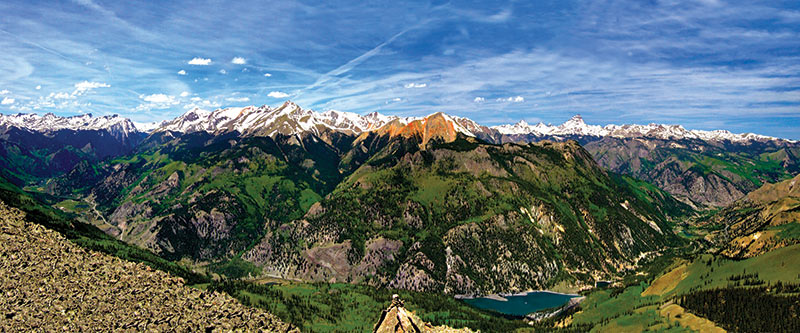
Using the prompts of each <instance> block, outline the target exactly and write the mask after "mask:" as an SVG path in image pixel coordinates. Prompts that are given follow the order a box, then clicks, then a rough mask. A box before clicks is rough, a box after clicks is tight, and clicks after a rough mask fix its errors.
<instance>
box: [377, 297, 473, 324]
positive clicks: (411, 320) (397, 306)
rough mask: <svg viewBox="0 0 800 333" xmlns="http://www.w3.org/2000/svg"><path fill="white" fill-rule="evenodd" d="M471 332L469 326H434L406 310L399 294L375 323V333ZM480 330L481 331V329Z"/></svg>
mask: <svg viewBox="0 0 800 333" xmlns="http://www.w3.org/2000/svg"><path fill="white" fill-rule="evenodd" d="M401 332H402V333H406V332H410V333H470V332H472V331H471V330H470V329H468V328H462V329H455V328H451V327H447V326H433V325H431V324H429V323H426V322H424V321H422V319H419V317H417V316H416V315H415V314H414V313H413V312H411V311H409V310H406V308H405V306H404V304H403V301H402V300H401V299H400V297H399V296H397V295H393V296H392V303H391V304H390V305H389V308H388V309H386V310H383V313H381V319H380V320H378V323H377V324H375V329H374V330H373V333H401ZM479 332H480V331H479Z"/></svg>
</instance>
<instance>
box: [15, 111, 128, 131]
mask: <svg viewBox="0 0 800 333" xmlns="http://www.w3.org/2000/svg"><path fill="white" fill-rule="evenodd" d="M0 126H8V127H12V126H13V127H18V128H24V129H28V130H31V131H35V132H48V131H57V130H62V129H69V130H75V131H78V130H115V131H122V132H125V133H132V132H137V129H136V126H134V124H133V122H131V121H130V120H129V119H127V118H123V117H120V116H118V115H112V116H101V117H93V116H92V114H90V113H87V114H82V115H77V116H70V117H60V116H57V115H55V114H53V113H47V114H45V115H43V116H40V115H38V114H35V113H18V114H13V115H3V114H0Z"/></svg>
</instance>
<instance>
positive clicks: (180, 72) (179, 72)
mask: <svg viewBox="0 0 800 333" xmlns="http://www.w3.org/2000/svg"><path fill="white" fill-rule="evenodd" d="M178 75H186V71H185V70H182V69H181V70H179V71H178Z"/></svg>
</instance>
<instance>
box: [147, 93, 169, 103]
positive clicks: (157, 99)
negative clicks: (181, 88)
mask: <svg viewBox="0 0 800 333" xmlns="http://www.w3.org/2000/svg"><path fill="white" fill-rule="evenodd" d="M139 98H141V99H143V100H144V101H145V102H150V103H158V104H166V103H169V104H172V103H174V102H175V96H170V95H165V94H152V95H147V96H145V95H142V96H139Z"/></svg>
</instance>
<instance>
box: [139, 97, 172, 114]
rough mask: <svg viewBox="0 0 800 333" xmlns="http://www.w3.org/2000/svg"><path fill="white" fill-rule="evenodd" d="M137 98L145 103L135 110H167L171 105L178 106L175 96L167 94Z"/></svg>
mask: <svg viewBox="0 0 800 333" xmlns="http://www.w3.org/2000/svg"><path fill="white" fill-rule="evenodd" d="M139 98H141V99H142V100H144V101H145V102H147V103H142V104H139V106H137V107H136V110H140V111H141V110H152V109H168V108H170V107H172V106H173V105H176V104H180V101H178V99H177V98H175V96H172V95H167V94H152V95H139Z"/></svg>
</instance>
